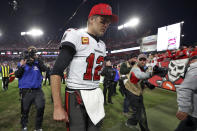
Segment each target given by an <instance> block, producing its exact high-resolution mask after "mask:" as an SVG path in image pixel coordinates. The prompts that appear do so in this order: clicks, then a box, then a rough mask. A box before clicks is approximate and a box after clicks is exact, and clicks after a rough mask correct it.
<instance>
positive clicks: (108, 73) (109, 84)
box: [101, 60, 116, 105]
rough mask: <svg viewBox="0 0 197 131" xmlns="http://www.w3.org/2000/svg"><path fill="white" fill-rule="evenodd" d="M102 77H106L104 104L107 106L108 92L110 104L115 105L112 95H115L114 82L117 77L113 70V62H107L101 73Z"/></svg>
mask: <svg viewBox="0 0 197 131" xmlns="http://www.w3.org/2000/svg"><path fill="white" fill-rule="evenodd" d="M101 75H102V76H104V82H103V86H104V89H103V94H104V104H105V105H106V104H107V100H106V96H107V91H108V103H110V104H113V102H112V93H113V82H114V78H115V75H116V71H115V70H114V69H113V68H112V65H111V61H110V60H107V61H106V65H105V67H104V69H103V71H102V72H101Z"/></svg>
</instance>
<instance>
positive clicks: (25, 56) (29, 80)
mask: <svg viewBox="0 0 197 131" xmlns="http://www.w3.org/2000/svg"><path fill="white" fill-rule="evenodd" d="M46 68H47V67H46V66H45V65H44V63H43V62H42V61H41V60H40V59H39V58H38V56H37V55H36V48H35V47H34V46H31V47H29V48H28V51H24V52H23V53H22V54H21V61H20V63H19V64H18V67H17V70H16V72H15V76H16V77H17V78H18V80H19V82H18V83H19V84H18V86H19V89H20V97H21V126H22V131H27V123H28V114H29V110H30V107H31V104H32V103H34V104H35V106H36V109H37V114H36V122H35V131H42V121H43V114H44V108H45V98H44V93H43V91H42V89H41V88H42V79H43V77H42V72H44V71H46Z"/></svg>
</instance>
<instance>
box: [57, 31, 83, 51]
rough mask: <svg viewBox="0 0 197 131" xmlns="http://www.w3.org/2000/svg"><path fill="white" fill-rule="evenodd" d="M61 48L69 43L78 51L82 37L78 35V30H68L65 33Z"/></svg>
mask: <svg viewBox="0 0 197 131" xmlns="http://www.w3.org/2000/svg"><path fill="white" fill-rule="evenodd" d="M60 43H61V46H63V45H64V44H66V45H67V44H68V43H72V44H73V46H74V48H75V49H76V50H78V49H79V47H80V44H79V43H80V36H79V35H78V33H77V30H75V29H68V30H66V31H65V32H64V35H63V37H62V40H61V42H60Z"/></svg>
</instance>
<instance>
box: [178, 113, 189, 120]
mask: <svg viewBox="0 0 197 131" xmlns="http://www.w3.org/2000/svg"><path fill="white" fill-rule="evenodd" d="M187 116H188V114H187V113H185V112H181V111H178V112H177V113H176V117H177V118H178V119H179V120H185V119H186V118H187Z"/></svg>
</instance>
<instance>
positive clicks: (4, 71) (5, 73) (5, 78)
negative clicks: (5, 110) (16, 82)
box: [0, 63, 13, 91]
mask: <svg viewBox="0 0 197 131" xmlns="http://www.w3.org/2000/svg"><path fill="white" fill-rule="evenodd" d="M12 71H13V70H12V69H11V68H10V66H9V65H8V64H7V63H3V65H2V66H1V68H0V72H1V76H2V83H3V84H2V89H3V90H4V91H6V90H8V84H9V74H10V73H11V72H12Z"/></svg>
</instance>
